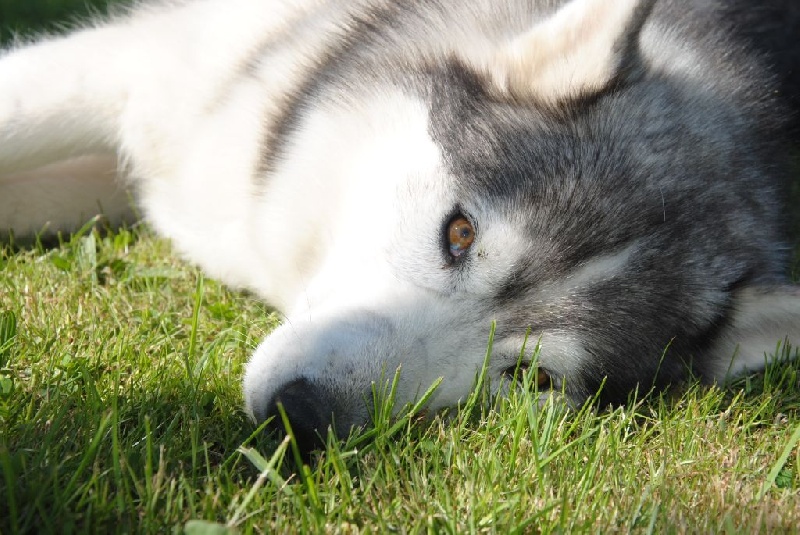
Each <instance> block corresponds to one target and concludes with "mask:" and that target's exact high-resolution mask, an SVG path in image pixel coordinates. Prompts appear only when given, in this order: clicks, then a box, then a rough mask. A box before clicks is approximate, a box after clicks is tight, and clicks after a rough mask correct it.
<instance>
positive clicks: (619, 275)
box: [0, 0, 800, 448]
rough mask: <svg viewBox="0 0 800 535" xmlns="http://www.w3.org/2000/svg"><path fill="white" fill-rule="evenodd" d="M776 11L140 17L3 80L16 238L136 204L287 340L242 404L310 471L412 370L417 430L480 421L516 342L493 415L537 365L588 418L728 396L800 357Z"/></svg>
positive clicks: (284, 1) (162, 7) (180, 8)
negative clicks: (481, 377)
mask: <svg viewBox="0 0 800 535" xmlns="http://www.w3.org/2000/svg"><path fill="white" fill-rule="evenodd" d="M775 5H776V6H778V5H780V6H784V5H785V6H786V7H785V9H786V11H783V12H782V11H781V10H782V9H784V8H782V7H781V8H777V7H776V8H772V9H770V8H766V7H757V8H752V9H753V10H760V11H762V12H764V13H761V15H763V16H762V17H757V16H756V15H758V13H756V11H752V12H751V11H748V9H747V3H746V2H738V3H737V2H724V1H712V0H707V1H703V0H695V1H692V2H679V1H677V0H660V1H653V0H614V1H608V0H572V1H570V2H562V1H557V0H508V1H504V2H496V1H492V0H470V1H468V2H466V1H464V0H438V1H423V0H414V1H395V0H348V1H344V0H339V1H336V0H188V1H181V2H166V3H155V4H146V5H143V6H139V7H138V8H136V9H134V10H133V12H132V13H131V14H127V15H125V16H122V17H117V18H112V20H109V21H108V22H107V23H104V24H100V25H97V26H96V27H92V28H88V29H84V30H81V31H77V32H74V33H73V34H71V35H69V36H67V37H64V38H52V39H44V40H42V41H41V42H38V43H34V44H32V45H29V46H17V47H15V48H14V49H11V50H9V51H7V52H6V53H5V54H4V56H3V57H2V59H0V230H4V231H6V232H8V231H10V230H13V231H15V232H16V233H17V235H19V234H23V233H30V232H35V231H37V230H39V229H41V228H42V225H43V224H44V223H49V227H48V228H49V229H51V230H59V229H68V228H70V227H71V226H74V225H76V224H79V223H81V221H84V220H85V218H88V217H90V216H91V215H92V214H93V213H94V212H95V210H97V207H98V206H101V207H102V208H103V209H104V210H105V212H106V213H107V215H108V216H109V217H110V218H112V219H114V220H118V219H120V218H123V217H124V216H125V212H126V211H127V208H128V198H127V196H126V195H125V193H124V191H125V189H126V188H128V189H130V190H132V191H133V192H134V194H135V196H136V198H137V199H138V202H139V204H140V205H141V207H142V209H143V213H144V214H145V216H146V217H147V219H148V220H149V221H150V223H151V224H152V225H153V226H154V227H155V229H157V230H158V231H159V232H160V233H162V234H163V235H165V236H168V237H170V238H171V239H172V241H173V243H174V245H175V247H176V248H177V249H178V250H179V251H180V252H181V253H182V254H184V255H185V256H186V257H187V258H189V259H191V260H192V261H194V262H196V263H197V264H199V265H200V266H202V267H203V268H204V269H205V270H206V271H207V272H208V273H209V274H210V275H211V276H213V277H217V278H219V279H221V280H223V281H225V282H227V283H228V284H230V285H232V286H234V287H240V288H247V289H250V290H252V291H253V292H255V293H257V294H258V295H259V296H261V297H263V298H264V299H265V300H266V301H267V302H268V303H270V304H272V305H274V306H275V307H276V308H277V309H279V310H281V311H283V312H284V313H285V315H286V321H285V323H284V325H283V326H281V327H279V328H278V329H276V330H275V331H274V332H273V333H271V334H270V335H269V336H268V337H267V338H266V339H265V340H264V342H263V343H262V344H261V345H260V346H259V347H258V349H257V350H256V351H255V353H254V354H253V356H252V359H251V360H250V362H249V364H248V365H247V369H246V374H245V377H244V397H245V400H246V406H247V410H248V412H249V413H250V414H251V415H252V417H253V418H254V419H255V420H256V421H263V420H265V419H267V418H270V417H271V416H274V415H275V414H276V410H277V409H276V407H277V404H278V403H279V402H280V403H282V405H283V406H284V408H285V411H286V413H287V415H288V417H289V419H290V420H291V422H292V424H293V426H294V428H295V431H296V432H297V434H298V436H299V437H300V438H301V441H302V444H301V446H303V447H305V448H311V447H312V446H313V445H314V442H315V438H316V437H317V434H318V433H323V434H324V433H325V431H326V430H327V428H328V427H329V426H331V425H333V426H334V427H335V430H336V432H337V433H338V434H339V435H346V434H347V433H348V432H349V431H350V429H351V428H352V427H353V426H356V427H357V426H362V425H364V424H366V423H368V421H369V419H370V414H369V410H368V407H369V406H370V397H371V396H372V393H373V385H374V384H375V383H377V382H379V381H381V380H382V378H386V377H389V378H391V377H392V376H393V375H394V373H395V371H396V370H397V369H398V368H399V369H400V370H401V371H400V375H399V382H398V389H397V400H396V404H397V406H401V405H403V404H404V403H406V402H411V401H413V400H415V399H417V398H418V396H420V394H421V393H422V392H424V391H425V390H426V389H427V388H428V387H429V386H430V385H431V384H432V383H433V382H434V381H435V380H437V378H439V377H441V378H443V381H442V382H441V385H440V386H439V388H438V389H437V390H436V391H435V392H434V394H433V396H432V398H431V399H430V400H429V401H428V409H429V410H437V409H440V408H443V407H449V406H454V405H456V404H458V402H459V401H460V400H463V399H465V397H466V395H467V394H468V393H469V392H470V389H471V387H472V386H473V383H474V380H475V377H476V372H477V371H478V370H479V369H480V368H481V366H482V364H483V362H484V356H485V352H486V348H487V333H488V332H489V329H490V325H491V324H492V323H493V322H495V325H496V332H495V337H494V344H493V353H492V355H491V358H490V359H489V360H488V368H487V369H486V373H487V374H488V377H489V379H490V381H491V384H492V385H495V387H496V388H502V386H500V385H503V384H504V381H503V378H504V377H507V376H511V375H513V370H514V369H515V367H516V366H517V364H518V360H519V358H520V352H521V349H522V346H523V344H524V342H525V340H526V337H527V338H529V339H530V340H532V341H534V342H537V343H538V344H539V346H540V352H539V356H538V361H537V362H536V363H535V367H536V370H531V373H534V372H536V373H538V382H540V383H541V388H542V389H543V390H545V389H547V388H551V389H552V390H554V391H558V392H563V394H564V395H565V396H566V398H567V399H568V400H570V401H571V402H572V403H575V404H580V403H582V402H583V401H585V400H586V399H588V398H590V397H592V396H594V395H596V393H597V392H598V390H599V394H598V395H599V400H600V402H601V403H603V404H605V403H616V402H621V401H625V400H626V398H627V396H628V395H629V394H630V393H631V392H632V391H633V390H635V389H637V388H640V389H641V388H644V389H645V390H647V389H650V388H651V387H655V388H660V387H664V386H666V385H668V384H671V383H675V382H678V381H681V380H682V379H683V378H685V377H686V376H687V374H689V373H694V374H696V375H698V376H699V377H701V378H702V379H703V380H705V381H709V382H714V381H721V380H724V379H725V378H726V377H728V376H730V375H734V374H740V373H743V372H745V371H748V370H755V369H759V368H762V367H763V366H764V364H765V362H766V360H767V359H768V358H769V355H771V354H773V353H774V352H775V349H776V345H777V344H779V343H781V342H782V341H786V340H789V341H793V342H794V343H795V344H797V343H800V290H799V289H798V287H797V286H793V285H791V284H790V282H789V280H788V278H787V271H788V263H789V262H788V252H789V247H788V245H787V242H786V241H785V238H784V236H783V227H784V222H785V221H786V216H785V213H784V211H783V208H782V207H781V203H782V202H783V201H784V200H785V195H784V186H785V184H786V183H787V176H788V175H787V173H788V171H787V167H788V163H787V160H788V155H789V153H790V150H789V148H788V146H787V140H788V138H787V134H786V131H787V128H788V125H789V122H788V121H787V119H786V118H787V117H788V116H789V111H790V106H787V105H786V104H785V103H784V101H786V102H788V101H790V99H789V98H787V99H783V97H784V96H787V97H791V95H785V93H786V92H787V91H788V89H787V88H789V87H791V86H789V85H787V84H786V83H785V80H788V79H789V78H788V77H784V78H780V77H775V76H773V75H772V74H770V71H769V68H770V65H790V66H791V65H800V62H795V61H794V60H795V59H797V58H798V57H800V54H797V53H796V52H797V50H796V49H797V47H796V46H795V43H794V41H789V40H788V39H791V36H792V35H793V33H792V32H795V31H797V27H795V28H793V29H790V30H787V31H786V32H784V33H783V34H782V35H784V36H786V37H787V40H785V41H780V39H779V38H778V37H777V34H776V36H775V37H773V39H775V40H776V43H777V45H776V46H774V47H765V49H764V50H760V49H759V44H760V43H761V41H759V40H758V35H760V34H759V33H758V32H757V31H756V30H757V29H758V28H757V27H756V26H757V25H761V27H768V25H769V24H773V23H775V22H776V21H781V20H784V21H789V20H795V21H796V20H797V19H798V16H797V8H794V7H793V3H792V2H791V1H789V2H784V3H780V2H778V3H776V4H775ZM743 6H744V7H743ZM792 10H793V11H792ZM767 11H770V13H766V12H767ZM735 13H740V14H741V13H745V14H747V15H748V16H749V17H750V19H748V18H747V17H739V19H738V20H744V21H746V22H747V24H748V25H747V26H746V27H743V26H737V25H736V23H735V20H733V22H731V20H732V19H730V16H731V14H735ZM751 19H752V20H751ZM767 19H768V20H767ZM798 26H800V25H798ZM774 28H780V25H777V26H774ZM774 28H773V29H774ZM792 46H794V47H795V48H794V49H792V48H791V47H792ZM766 48H769V50H766ZM770 51H773V52H774V51H778V52H780V51H782V53H783V55H779V54H778V55H774V56H769V55H765V54H766V53H767V52H770ZM779 74H780V73H779ZM115 177H119V180H116V181H115V180H114V178H115ZM82 218H84V219H82ZM533 345H534V343H531V344H530V346H533ZM530 353H531V352H530V351H528V352H526V353H524V354H523V357H524V358H526V359H527V358H529V357H530ZM523 364H525V363H524V362H523ZM505 384H506V386H507V381H506V383H505Z"/></svg>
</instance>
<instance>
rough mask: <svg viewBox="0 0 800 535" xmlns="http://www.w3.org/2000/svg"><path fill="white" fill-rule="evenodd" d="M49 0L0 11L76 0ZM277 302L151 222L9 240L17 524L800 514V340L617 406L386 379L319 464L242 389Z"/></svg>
mask: <svg viewBox="0 0 800 535" xmlns="http://www.w3.org/2000/svg"><path fill="white" fill-rule="evenodd" d="M29 1H30V0H25V2H20V1H19V0H0V24H2V25H4V27H3V28H0V30H2V31H5V30H7V28H8V26H13V27H14V28H17V29H27V28H30V27H32V26H37V25H40V24H42V22H43V19H42V17H41V14H42V13H45V14H46V15H47V16H61V15H63V13H64V12H63V11H62V9H63V8H65V7H69V6H65V2H63V1H60V2H59V1H55V2H50V3H49V4H48V3H47V2H44V1H39V2H38V3H36V2H30V3H26V2H29ZM44 4H48V6H46V7H47V8H48V9H51V10H52V11H49V12H42V11H35V10H33V11H25V9H23V7H25V8H26V9H27V7H30V6H34V5H37V6H39V7H40V8H41V6H42V5H44ZM73 4H75V5H77V7H78V8H83V7H85V5H86V4H85V2H84V1H83V0H80V1H77V2H73ZM73 7H74V6H73ZM8 35H10V33H9V32H6V33H5V34H3V33H0V39H2V38H4V36H5V38H7V37H8ZM795 189H796V190H797V191H796V193H795V198H796V199H797V201H798V202H795V205H800V184H798V187H796V188H795ZM795 221H797V226H798V228H800V216H795ZM796 258H797V259H796V261H795V266H800V262H798V260H800V254H798V255H796ZM795 273H796V274H800V269H798V268H797V267H795ZM278 321H279V318H278V316H277V315H276V314H275V313H274V312H273V311H271V310H270V309H269V308H267V307H265V306H264V305H263V304H261V303H259V302H258V301H256V300H255V299H253V298H252V297H250V296H247V295H244V294H241V293H237V292H232V291H229V290H227V289H225V288H224V287H222V286H221V285H220V284H218V283H217V282H216V281H213V280H209V279H206V278H204V277H203V276H202V274H201V273H200V272H199V271H198V270H197V269H195V268H193V267H192V266H190V265H188V264H186V263H184V262H182V261H181V260H180V259H178V258H177V257H176V255H175V254H174V253H173V252H172V251H171V249H170V245H169V243H168V242H167V241H164V240H162V239H159V238H157V237H155V236H154V235H153V234H152V233H151V232H150V231H149V229H148V228H147V227H146V226H144V225H140V226H137V227H134V228H126V229H121V230H115V231H108V230H107V229H100V230H97V229H92V228H91V226H90V227H87V229H85V230H84V231H83V232H82V233H79V234H78V235H76V236H74V237H65V238H64V239H63V240H62V241H61V242H60V243H58V244H55V245H52V244H51V245H50V246H48V247H43V246H41V245H38V244H28V245H25V246H14V245H10V244H6V245H0V534H5V533H12V534H13V533H95V532H96V533H128V532H147V533H153V532H155V533H163V532H175V533H180V532H187V533H190V534H216V533H228V532H240V533H292V532H302V533H306V532H330V533H358V532H376V531H378V532H383V531H392V532H395V531H396V532H403V533H404V532H410V533H418V532H434V533H439V532H443V533H469V532H487V533H493V532H500V533H506V532H530V533H539V532H541V533H551V532H616V531H622V532H629V531H630V532H637V533H683V532H735V533H739V532H742V533H751V532H767V531H784V532H800V455H799V453H800V361H794V362H790V363H782V364H776V365H773V366H771V367H770V368H769V369H768V370H767V371H766V373H764V374H759V375H754V376H751V377H747V378H744V379H742V380H740V381H739V382H737V383H736V384H733V385H729V386H727V387H725V388H722V389H721V388H714V387H702V386H699V385H687V386H686V387H685V388H683V389H681V390H680V391H674V392H670V393H667V394H665V395H663V396H652V397H650V398H648V399H646V400H643V401H636V400H632V401H631V402H630V403H629V404H628V405H627V406H625V407H620V408H617V409H615V410H608V411H600V412H597V411H594V410H588V409H582V410H571V411H568V410H565V409H564V408H563V407H561V406H559V405H558V404H547V405H545V406H544V407H539V406H538V405H537V403H536V402H535V399H536V398H537V394H536V392H535V389H534V387H532V386H530V385H528V387H527V388H525V387H523V388H520V389H517V390H514V391H512V393H511V395H510V396H509V397H508V398H507V399H497V400H487V399H486V398H485V396H484V395H483V390H482V389H481V388H476V390H475V392H474V395H473V397H472V398H471V399H470V400H468V401H466V402H465V405H466V406H465V407H462V410H453V411H451V412H450V413H449V414H447V415H442V416H438V417H436V418H435V419H434V420H433V421H431V422H422V421H418V420H417V419H416V418H415V417H413V415H407V414H406V413H405V412H402V413H401V414H402V416H401V417H400V418H398V419H390V418H388V417H387V413H388V411H389V408H390V405H391V396H387V398H388V399H386V400H385V403H384V404H383V405H382V406H380V407H378V410H377V411H376V415H375V428H374V429H373V430H371V431H369V432H368V433H367V434H366V435H361V436H353V437H351V438H350V439H349V440H348V441H346V442H344V443H338V442H335V441H330V442H329V445H328V447H327V449H326V451H324V452H321V453H319V454H318V455H316V456H314V457H313V458H312V459H311V460H310V461H309V462H308V463H305V464H304V462H303V461H302V460H300V459H298V458H297V456H296V455H295V452H294V450H293V448H292V443H291V441H290V440H282V439H281V438H279V437H268V436H265V434H264V433H262V432H261V431H260V430H259V429H257V428H256V427H255V426H254V424H252V422H250V421H249V420H248V418H247V417H246V415H245V414H244V412H243V410H242V395H241V391H240V379H241V376H242V373H243V366H244V363H245V362H246V359H247V358H248V356H249V354H250V352H251V351H252V350H253V349H254V348H255V346H256V345H257V344H258V343H259V341H260V340H261V339H262V338H263V337H264V336H265V334H266V333H268V332H269V331H270V330H271V329H273V328H274V327H275V326H276V325H277V324H278ZM489 330H490V327H489V326H488V325H487V326H486V337H487V345H488V343H489V337H490V333H489ZM779 351H781V352H782V353H784V354H788V353H789V351H790V350H789V349H787V348H780V349H779ZM791 351H792V352H796V350H791Z"/></svg>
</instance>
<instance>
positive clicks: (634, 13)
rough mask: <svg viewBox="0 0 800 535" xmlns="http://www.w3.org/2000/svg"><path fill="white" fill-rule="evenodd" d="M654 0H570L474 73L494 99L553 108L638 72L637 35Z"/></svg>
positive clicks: (595, 92)
mask: <svg viewBox="0 0 800 535" xmlns="http://www.w3.org/2000/svg"><path fill="white" fill-rule="evenodd" d="M653 4H655V0H573V1H572V2H570V3H568V4H566V5H565V6H563V7H562V8H560V9H559V10H558V11H557V12H556V13H555V14H553V15H552V16H551V17H550V18H548V19H546V20H544V21H542V22H539V23H537V24H535V25H534V26H533V27H531V28H530V29H529V30H528V31H526V32H525V33H523V34H521V35H519V36H517V37H516V38H515V39H513V40H512V41H511V42H508V43H504V44H503V45H501V46H500V47H499V49H498V50H495V51H494V52H493V53H492V54H490V55H489V56H488V57H486V58H484V61H482V62H480V63H481V64H482V65H479V66H478V68H479V70H480V71H483V73H484V74H485V75H486V76H487V78H488V81H489V84H488V85H489V87H490V90H491V91H492V92H494V93H496V94H497V95H498V96H500V97H503V96H505V97H510V98H513V99H515V100H523V101H524V100H530V99H533V100H536V101H539V102H543V103H550V104H557V103H561V102H565V101H569V100H572V99H575V98H579V97H586V96H591V95H594V94H597V93H598V92H600V91H603V90H604V89H605V88H607V87H608V86H609V85H610V84H612V83H614V82H615V81H619V80H621V79H624V78H626V77H629V76H632V75H633V74H634V73H635V72H637V71H638V70H639V69H640V68H641V63H640V55H639V34H640V32H641V30H642V27H643V26H644V23H645V21H646V20H647V18H648V16H649V15H650V12H651V11H652V8H653Z"/></svg>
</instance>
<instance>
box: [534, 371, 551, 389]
mask: <svg viewBox="0 0 800 535" xmlns="http://www.w3.org/2000/svg"><path fill="white" fill-rule="evenodd" d="M536 384H537V385H538V386H539V388H547V387H549V386H550V376H549V375H547V372H545V371H544V370H543V369H541V368H536Z"/></svg>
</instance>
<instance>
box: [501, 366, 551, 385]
mask: <svg viewBox="0 0 800 535" xmlns="http://www.w3.org/2000/svg"><path fill="white" fill-rule="evenodd" d="M503 373H504V374H505V375H506V376H507V377H509V378H514V377H516V378H517V381H520V382H522V376H523V375H525V374H529V373H533V374H535V375H534V377H533V381H532V382H531V384H533V383H534V382H535V383H536V386H537V387H538V388H539V390H548V389H549V388H550V387H551V381H550V375H549V374H548V373H547V372H546V371H544V370H543V369H542V368H541V367H538V366H537V367H535V368H531V366H530V364H528V363H527V362H521V363H520V364H519V366H517V365H514V366H511V367H509V368H508V369H507V370H506V371H505V372H503Z"/></svg>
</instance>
